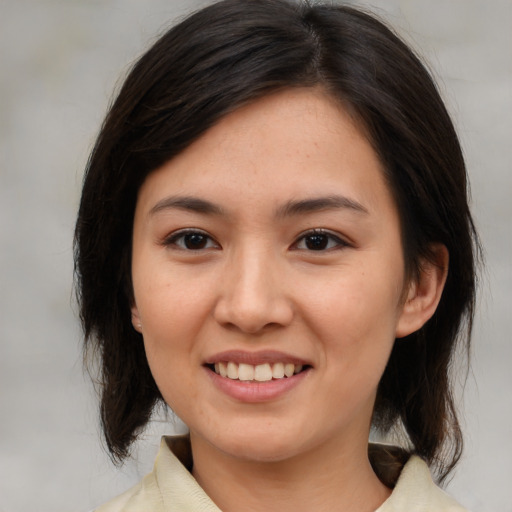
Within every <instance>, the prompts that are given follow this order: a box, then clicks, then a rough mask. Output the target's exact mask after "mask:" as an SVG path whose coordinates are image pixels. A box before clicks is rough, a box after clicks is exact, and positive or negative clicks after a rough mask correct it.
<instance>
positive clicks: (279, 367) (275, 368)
mask: <svg viewBox="0 0 512 512" xmlns="http://www.w3.org/2000/svg"><path fill="white" fill-rule="evenodd" d="M272 377H274V379H282V378H283V377H284V364H283V363H274V364H273V365H272Z"/></svg>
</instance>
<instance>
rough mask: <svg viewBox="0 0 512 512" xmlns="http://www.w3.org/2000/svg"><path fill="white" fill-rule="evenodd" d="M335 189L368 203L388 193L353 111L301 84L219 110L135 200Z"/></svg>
mask: <svg viewBox="0 0 512 512" xmlns="http://www.w3.org/2000/svg"><path fill="white" fill-rule="evenodd" d="M334 190H336V193H342V194H343V195H352V196H354V199H355V200H356V201H358V202H364V203H367V204H368V205H369V207H370V208H369V209H371V207H372V204H377V203H379V201H381V200H383V199H384V200H387V201H389V200H390V197H389V192H388V190H387V186H386V184H385V180H384V176H383V172H382V166H381V163H380V161H379V159H378V157H377V155H376V153H375V151H374V150H373V148H372V146H371V144H370V143H369V142H368V140H367V138H366V136H365V134H364V132H363V131H362V130H361V129H360V127H359V124H358V123H357V122H356V121H355V119H354V116H353V115H351V113H350V112H349V111H348V110H347V109H346V108H344V107H342V106H341V105H340V104H339V103H337V102H336V101H335V100H333V99H332V98H331V97H329V96H328V95H326V94H325V93H324V92H323V91H322V90H321V89H319V88H308V89H306V88H300V89H289V90H284V91H280V92H277V93H273V94H271V95H268V96H266V97H264V98H262V99H259V100H257V101H255V102H253V103H251V104H249V105H246V106H244V107H241V108H239V109H237V110H236V111H234V112H232V113H230V114H229V115H227V116H225V117H224V118H222V119H221V120H220V121H219V122H218V123H217V124H216V125H215V126H213V127H212V128H210V129H209V130H208V131H206V132H205V133H204V134H203V135H202V136H201V137H200V138H199V139H198V140H196V141H195V142H194V143H192V144H191V145H190V146H188V147H187V148H186V149H185V150H184V151H183V152H181V153H180V154H179V155H177V156H176V157H174V158H173V159H172V160H171V161H169V162H167V163H166V164H164V165H163V166H162V167H161V168H159V169H157V170H156V171H154V172H153V173H152V174H150V176H149V177H148V179H147V180H146V182H145V183H144V184H143V186H142V188H141V191H140V194H139V201H140V202H142V203H146V202H147V204H145V205H141V204H139V205H138V206H141V207H142V206H144V208H152V207H153V206H152V205H151V204H150V203H151V202H153V203H154V201H155V200H157V198H158V197H164V196H165V195H166V194H168V195H176V194H185V195H197V194H199V195H201V196H204V197H205V198H207V199H209V200H212V201H213V202H217V201H216V200H218V199H229V200H230V201H232V202H236V198H237V197H240V199H241V200H243V201H245V202H247V201H249V202H250V201H251V200H260V201H261V200H262V198H265V199H266V200H267V201H268V202H272V201H273V202H274V203H275V202H277V201H281V202H283V201H289V200H294V199H302V198H303V197H304V196H305V195H310V196H325V195H330V194H332V193H333V191H334ZM242 192H243V194H242ZM242 197H243V198H242ZM275 206H276V207H278V206H279V205H277V204H276V205H275Z"/></svg>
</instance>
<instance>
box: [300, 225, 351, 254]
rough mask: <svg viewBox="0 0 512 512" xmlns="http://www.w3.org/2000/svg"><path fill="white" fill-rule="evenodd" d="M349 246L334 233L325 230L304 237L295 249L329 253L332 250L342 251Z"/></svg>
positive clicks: (314, 231)
mask: <svg viewBox="0 0 512 512" xmlns="http://www.w3.org/2000/svg"><path fill="white" fill-rule="evenodd" d="M348 245H349V244H348V243H347V242H345V241H344V240H343V239H341V238H340V237H339V236H336V235H335V234H334V233H331V232H329V231H323V230H313V231H310V232H309V233H305V234H304V235H302V236H301V237H300V238H299V240H298V241H297V243H296V244H295V245H294V249H301V250H305V251H328V250H330V249H342V248H343V247H347V246H348Z"/></svg>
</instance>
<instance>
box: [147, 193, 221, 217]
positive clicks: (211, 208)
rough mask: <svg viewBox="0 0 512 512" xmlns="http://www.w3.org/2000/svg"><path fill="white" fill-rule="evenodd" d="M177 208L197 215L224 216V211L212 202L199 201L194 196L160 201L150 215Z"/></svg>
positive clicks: (175, 197) (167, 198) (173, 197)
mask: <svg viewBox="0 0 512 512" xmlns="http://www.w3.org/2000/svg"><path fill="white" fill-rule="evenodd" d="M174 208H177V209H179V210H186V211H191V212H195V213H202V214H206V215H222V214H223V213H224V211H223V209H222V208H221V207H220V206H218V205H216V204H214V203H211V202H210V201H206V200H205V199H199V198H198V197H192V196H171V197H166V198H165V199H162V200H161V201H158V203H156V205H155V206H153V208H151V210H150V211H149V215H154V214H155V213H158V212H160V211H162V210H170V209H174Z"/></svg>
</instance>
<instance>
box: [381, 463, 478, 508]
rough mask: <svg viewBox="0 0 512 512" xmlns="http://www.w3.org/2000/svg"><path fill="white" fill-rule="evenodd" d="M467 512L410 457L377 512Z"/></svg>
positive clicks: (424, 468)
mask: <svg viewBox="0 0 512 512" xmlns="http://www.w3.org/2000/svg"><path fill="white" fill-rule="evenodd" d="M432 511H435V512H468V511H467V510H466V509H465V508H463V507H462V506H461V505H459V504H458V503H457V502H456V501H455V500H454V499H453V498H452V497H450V496H449V495H448V494H447V493H446V492H444V491H443V490H442V489H440V488H439V487H438V486H437V485H436V484H435V483H434V482H433V480H432V477H431V475H430V470H429V468H428V466H427V464H426V463H425V462H424V461H423V460H422V459H420V458H419V457H417V456H415V455H413V456H411V457H410V459H409V460H408V461H407V463H406V464H405V466H404V468H403V469H402V471H401V473H400V477H399V478H398V481H397V483H396V486H395V488H394V489H393V492H392V493H391V496H390V497H389V498H388V499H387V500H386V501H385V502H384V503H383V504H382V505H381V506H380V507H379V509H378V510H377V511H376V512H432Z"/></svg>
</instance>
